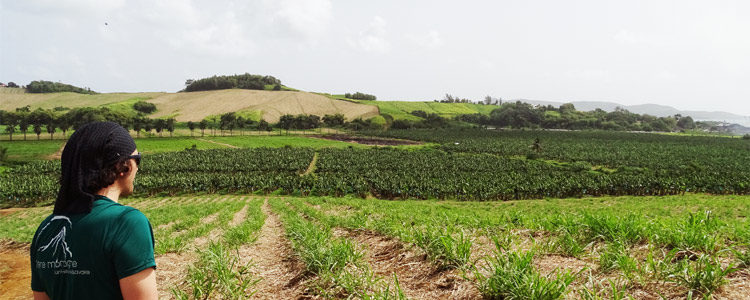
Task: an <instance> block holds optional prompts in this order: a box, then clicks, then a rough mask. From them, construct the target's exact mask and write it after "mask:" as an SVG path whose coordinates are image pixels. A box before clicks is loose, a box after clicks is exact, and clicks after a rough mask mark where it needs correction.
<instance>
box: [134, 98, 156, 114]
mask: <svg viewBox="0 0 750 300" xmlns="http://www.w3.org/2000/svg"><path fill="white" fill-rule="evenodd" d="M133 109H135V110H137V111H139V112H142V113H144V114H150V113H153V112H155V111H156V105H155V104H153V103H148V102H146V101H138V102H136V103H135V104H133Z"/></svg>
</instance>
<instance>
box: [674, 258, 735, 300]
mask: <svg viewBox="0 0 750 300" xmlns="http://www.w3.org/2000/svg"><path fill="white" fill-rule="evenodd" d="M681 266H682V269H681V271H679V272H677V273H675V274H673V275H671V276H670V279H671V280H673V281H674V282H676V283H678V284H680V285H682V286H685V287H687V288H688V290H689V291H688V298H689V299H690V298H692V296H693V295H696V296H704V297H710V296H711V294H712V293H713V292H714V291H716V290H717V289H719V288H720V287H721V286H722V285H724V284H725V283H726V282H727V279H726V277H727V275H729V274H731V273H732V272H734V271H735V269H734V267H732V266H728V267H726V268H723V267H722V266H721V263H719V261H718V260H717V259H716V258H715V257H712V256H710V255H701V256H700V257H699V258H698V259H697V260H696V261H695V262H690V261H689V260H683V261H681Z"/></svg>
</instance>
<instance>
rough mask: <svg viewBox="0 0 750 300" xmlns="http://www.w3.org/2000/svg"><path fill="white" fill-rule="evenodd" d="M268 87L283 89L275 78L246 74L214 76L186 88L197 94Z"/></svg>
mask: <svg viewBox="0 0 750 300" xmlns="http://www.w3.org/2000/svg"><path fill="white" fill-rule="evenodd" d="M266 85H272V86H279V89H281V81H280V80H278V79H276V78H274V77H273V76H262V75H251V74H249V73H245V74H242V75H229V76H213V77H209V78H202V79H198V80H193V81H192V82H190V83H189V84H188V86H186V87H185V91H186V92H196V91H210V90H223V89H234V88H237V89H249V90H264V89H266ZM274 89H275V88H274Z"/></svg>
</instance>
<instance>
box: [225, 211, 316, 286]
mask: <svg viewBox="0 0 750 300" xmlns="http://www.w3.org/2000/svg"><path fill="white" fill-rule="evenodd" d="M262 210H263V213H264V214H266V222H265V224H263V227H262V228H261V229H260V234H259V235H258V240H257V241H256V242H255V243H253V244H249V245H245V246H243V247H241V248H240V250H239V254H240V258H241V264H245V263H247V262H251V263H252V268H251V269H252V270H253V274H254V275H255V276H257V277H258V278H261V281H260V282H259V283H258V285H256V286H255V287H254V288H255V290H257V292H256V294H255V295H253V298H255V299H300V298H309V296H307V295H306V294H305V287H304V282H305V279H306V274H305V273H304V271H303V270H304V266H303V265H302V263H301V262H299V261H298V260H297V259H296V258H295V257H294V254H293V252H292V248H291V245H290V244H289V240H288V239H287V238H286V237H285V235H284V227H283V226H282V224H281V221H279V217H278V216H276V214H274V213H273V212H271V209H270V207H269V206H268V201H267V200H266V203H264V204H263V207H262Z"/></svg>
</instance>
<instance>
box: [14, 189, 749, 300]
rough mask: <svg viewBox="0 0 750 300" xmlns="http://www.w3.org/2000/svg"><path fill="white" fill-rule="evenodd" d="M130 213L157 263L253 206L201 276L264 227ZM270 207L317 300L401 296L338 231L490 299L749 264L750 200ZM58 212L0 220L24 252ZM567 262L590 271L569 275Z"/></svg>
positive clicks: (650, 287)
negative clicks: (364, 233) (151, 239)
mask: <svg viewBox="0 0 750 300" xmlns="http://www.w3.org/2000/svg"><path fill="white" fill-rule="evenodd" d="M238 200H239V201H238ZM123 203H125V204H129V205H133V206H135V207H137V208H139V209H141V210H142V211H143V212H144V213H145V214H146V216H147V217H149V219H150V220H151V223H152V224H153V226H154V229H155V231H154V233H155V237H156V240H157V245H159V244H162V245H163V246H158V247H160V248H159V250H158V251H157V252H159V253H163V252H165V251H168V250H172V251H179V250H181V249H185V245H188V244H189V241H192V240H193V239H195V238H196V237H199V236H204V235H205V234H207V233H208V232H209V231H211V230H213V229H216V228H219V227H220V226H223V225H222V224H227V223H228V220H229V219H231V217H232V216H233V214H234V213H235V212H237V211H239V210H240V209H241V208H242V207H243V206H245V205H247V206H248V213H247V218H246V219H245V222H243V223H242V224H240V225H239V226H238V227H235V228H228V229H226V230H225V231H224V235H223V238H222V239H221V243H222V245H221V247H223V248H221V247H219V246H211V247H214V248H217V247H218V248H217V249H220V250H221V249H224V250H221V251H219V250H216V249H209V250H207V251H213V252H212V254H210V255H208V254H206V255H208V256H207V257H210V259H208V258H206V259H205V260H206V263H202V264H198V265H200V266H203V267H201V268H204V271H202V274H205V273H211V272H215V273H216V274H225V275H226V276H229V277H226V278H240V277H242V276H245V275H243V274H246V273H243V272H244V271H242V268H243V266H241V265H239V264H237V263H236V262H233V259H234V257H236V254H234V253H233V252H232V250H231V249H233V247H236V245H241V244H244V243H250V242H252V241H253V240H254V236H255V234H256V233H257V231H258V229H259V228H260V227H261V226H262V224H263V221H262V219H263V214H262V212H261V211H260V205H261V204H260V203H261V201H258V200H257V199H254V200H251V201H250V202H247V201H246V199H245V198H244V197H237V196H225V197H221V198H217V197H215V196H212V195H207V196H200V197H194V196H188V197H181V198H158V197H155V198H141V199H138V198H134V199H124V201H123ZM269 204H270V205H271V208H272V210H273V211H274V212H276V213H277V214H278V215H279V216H280V218H281V220H282V221H283V223H284V225H285V229H286V232H287V236H288V238H289V239H290V240H291V242H292V245H293V249H294V251H295V253H297V255H298V257H299V258H300V259H301V260H302V261H303V262H304V263H305V265H306V268H307V269H308V270H309V271H310V272H311V273H312V274H316V275H317V277H316V279H315V280H314V283H313V285H312V286H311V288H312V290H313V291H314V293H316V294H317V295H319V296H321V297H338V298H341V297H353V298H378V297H380V298H388V297H390V298H394V297H395V298H399V297H398V296H399V295H400V294H402V293H401V292H399V291H398V288H397V289H396V290H395V291H394V290H392V289H390V288H388V286H389V285H386V284H385V281H386V279H384V278H380V277H378V276H376V275H375V274H373V271H372V270H370V268H369V265H368V264H367V263H366V262H364V260H363V252H362V250H361V249H360V248H359V247H358V246H357V244H356V243H354V242H353V241H352V240H350V239H349V238H347V237H346V235H345V234H344V235H342V234H334V232H335V231H334V228H344V229H348V230H358V229H366V230H368V231H371V232H378V233H380V234H383V235H386V236H392V237H396V238H398V240H399V241H401V242H403V243H406V244H410V245H413V246H416V247H417V248H415V249H417V251H423V252H424V253H425V254H426V256H427V258H428V261H429V260H431V261H434V262H435V264H436V266H437V267H438V269H447V268H458V269H459V271H464V272H467V273H466V274H467V276H466V278H468V279H469V280H473V281H474V283H475V284H476V285H477V287H479V289H480V290H481V291H482V293H483V294H484V296H485V297H487V298H504V299H518V298H544V299H555V298H559V297H562V296H564V295H569V294H570V293H571V292H574V291H575V292H576V295H579V296H580V297H583V298H585V299H610V298H612V299H624V298H627V297H628V296H629V295H630V296H633V295H652V296H654V297H658V294H659V293H662V292H664V291H665V290H668V291H667V292H668V293H671V295H673V296H674V297H681V298H691V297H692V298H697V297H710V296H711V295H714V294H717V293H719V291H721V290H722V287H723V286H724V285H726V283H727V282H728V278H729V277H730V276H732V274H733V273H734V272H735V271H736V270H738V269H742V268H748V263H750V259H748V257H749V256H750V255H748V248H747V245H748V242H750V238H749V237H750V233H749V232H748V230H747V228H748V226H749V225H750V222H748V221H747V219H746V218H745V216H746V215H747V213H748V207H750V196H711V195H695V194H687V195H685V196H665V197H601V198H583V199H544V200H526V201H508V202H457V201H413V200H404V201H386V200H376V199H368V200H366V201H364V200H362V199H360V198H350V197H344V198H333V197H306V198H294V197H287V198H280V199H270V200H269ZM50 211H51V207H44V208H31V209H23V210H19V211H16V212H12V213H10V214H4V215H2V216H0V240H4V239H10V240H15V241H19V242H28V241H29V239H30V238H31V235H32V234H33V233H34V230H35V229H36V226H38V224H39V222H41V220H42V219H43V218H44V217H46V216H47V215H48V214H49V213H50ZM212 214H217V217H216V219H215V221H213V222H208V223H205V224H204V222H201V221H200V220H202V219H204V218H205V217H206V216H208V215H212ZM707 237H708V238H707ZM487 241H492V242H489V243H488V242H487ZM547 244H551V245H556V246H555V247H545V246H544V245H547ZM488 246H490V247H493V248H494V250H493V251H491V253H490V254H488V255H486V256H476V255H478V253H474V252H473V251H472V249H473V248H475V247H479V248H480V249H483V247H488ZM211 247H209V248H211ZM407 249H408V248H407ZM207 253H208V252H207ZM560 255H563V256H569V257H574V258H566V259H567V260H564V261H562V262H556V263H557V265H555V268H552V269H550V268H549V267H548V268H546V269H543V268H542V267H540V259H545V258H553V259H557V258H556V257H558V256H560ZM211 259H212V260H211ZM567 261H577V262H580V263H581V264H583V267H582V269H580V268H579V269H571V266H569V265H567V263H566V262H567ZM214 262H220V263H214ZM720 262H721V263H720ZM217 266H218V267H221V268H217ZM211 270H216V271H211ZM219 270H224V271H219ZM228 270H231V272H230V271H228ZM578 270H581V271H578ZM587 274H588V275H587ZM217 276H218V275H217ZM222 276H224V275H222ZM586 276H588V280H586V278H587V277H586ZM243 278H246V279H247V280H246V281H241V282H252V281H253V280H254V279H252V278H249V277H243ZM579 279H580V280H579ZM191 280H192V279H191ZM238 280H239V279H238ZM242 280H245V279H242ZM388 280H390V279H388ZM393 280H395V281H397V279H396V278H394V279H393ZM574 280H575V281H574ZM733 280H734V279H733ZM194 282H196V283H195V285H194V286H209V284H208V283H206V282H208V281H205V278H202V277H197V279H196V280H195V281H194ZM201 282H202V283H201ZM238 282H239V281H238ZM204 283H205V284H204ZM233 285H234V286H242V285H241V284H239V283H237V284H233ZM390 286H391V287H393V285H390ZM247 287H249V288H250V289H251V287H250V285H249V286H247ZM207 289H208V288H203V289H202V290H207ZM215 289H216V290H217V291H218V290H220V289H221V288H215ZM245 292H248V291H247V289H245ZM222 293H225V292H219V294H222ZM227 293H228V292H227ZM644 293H645V294H644ZM230 294H231V293H229V294H226V295H230ZM211 295H218V294H211ZM386 295H387V296H388V297H386ZM715 296H719V297H721V296H722V294H718V295H715ZM670 297H671V296H670Z"/></svg>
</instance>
